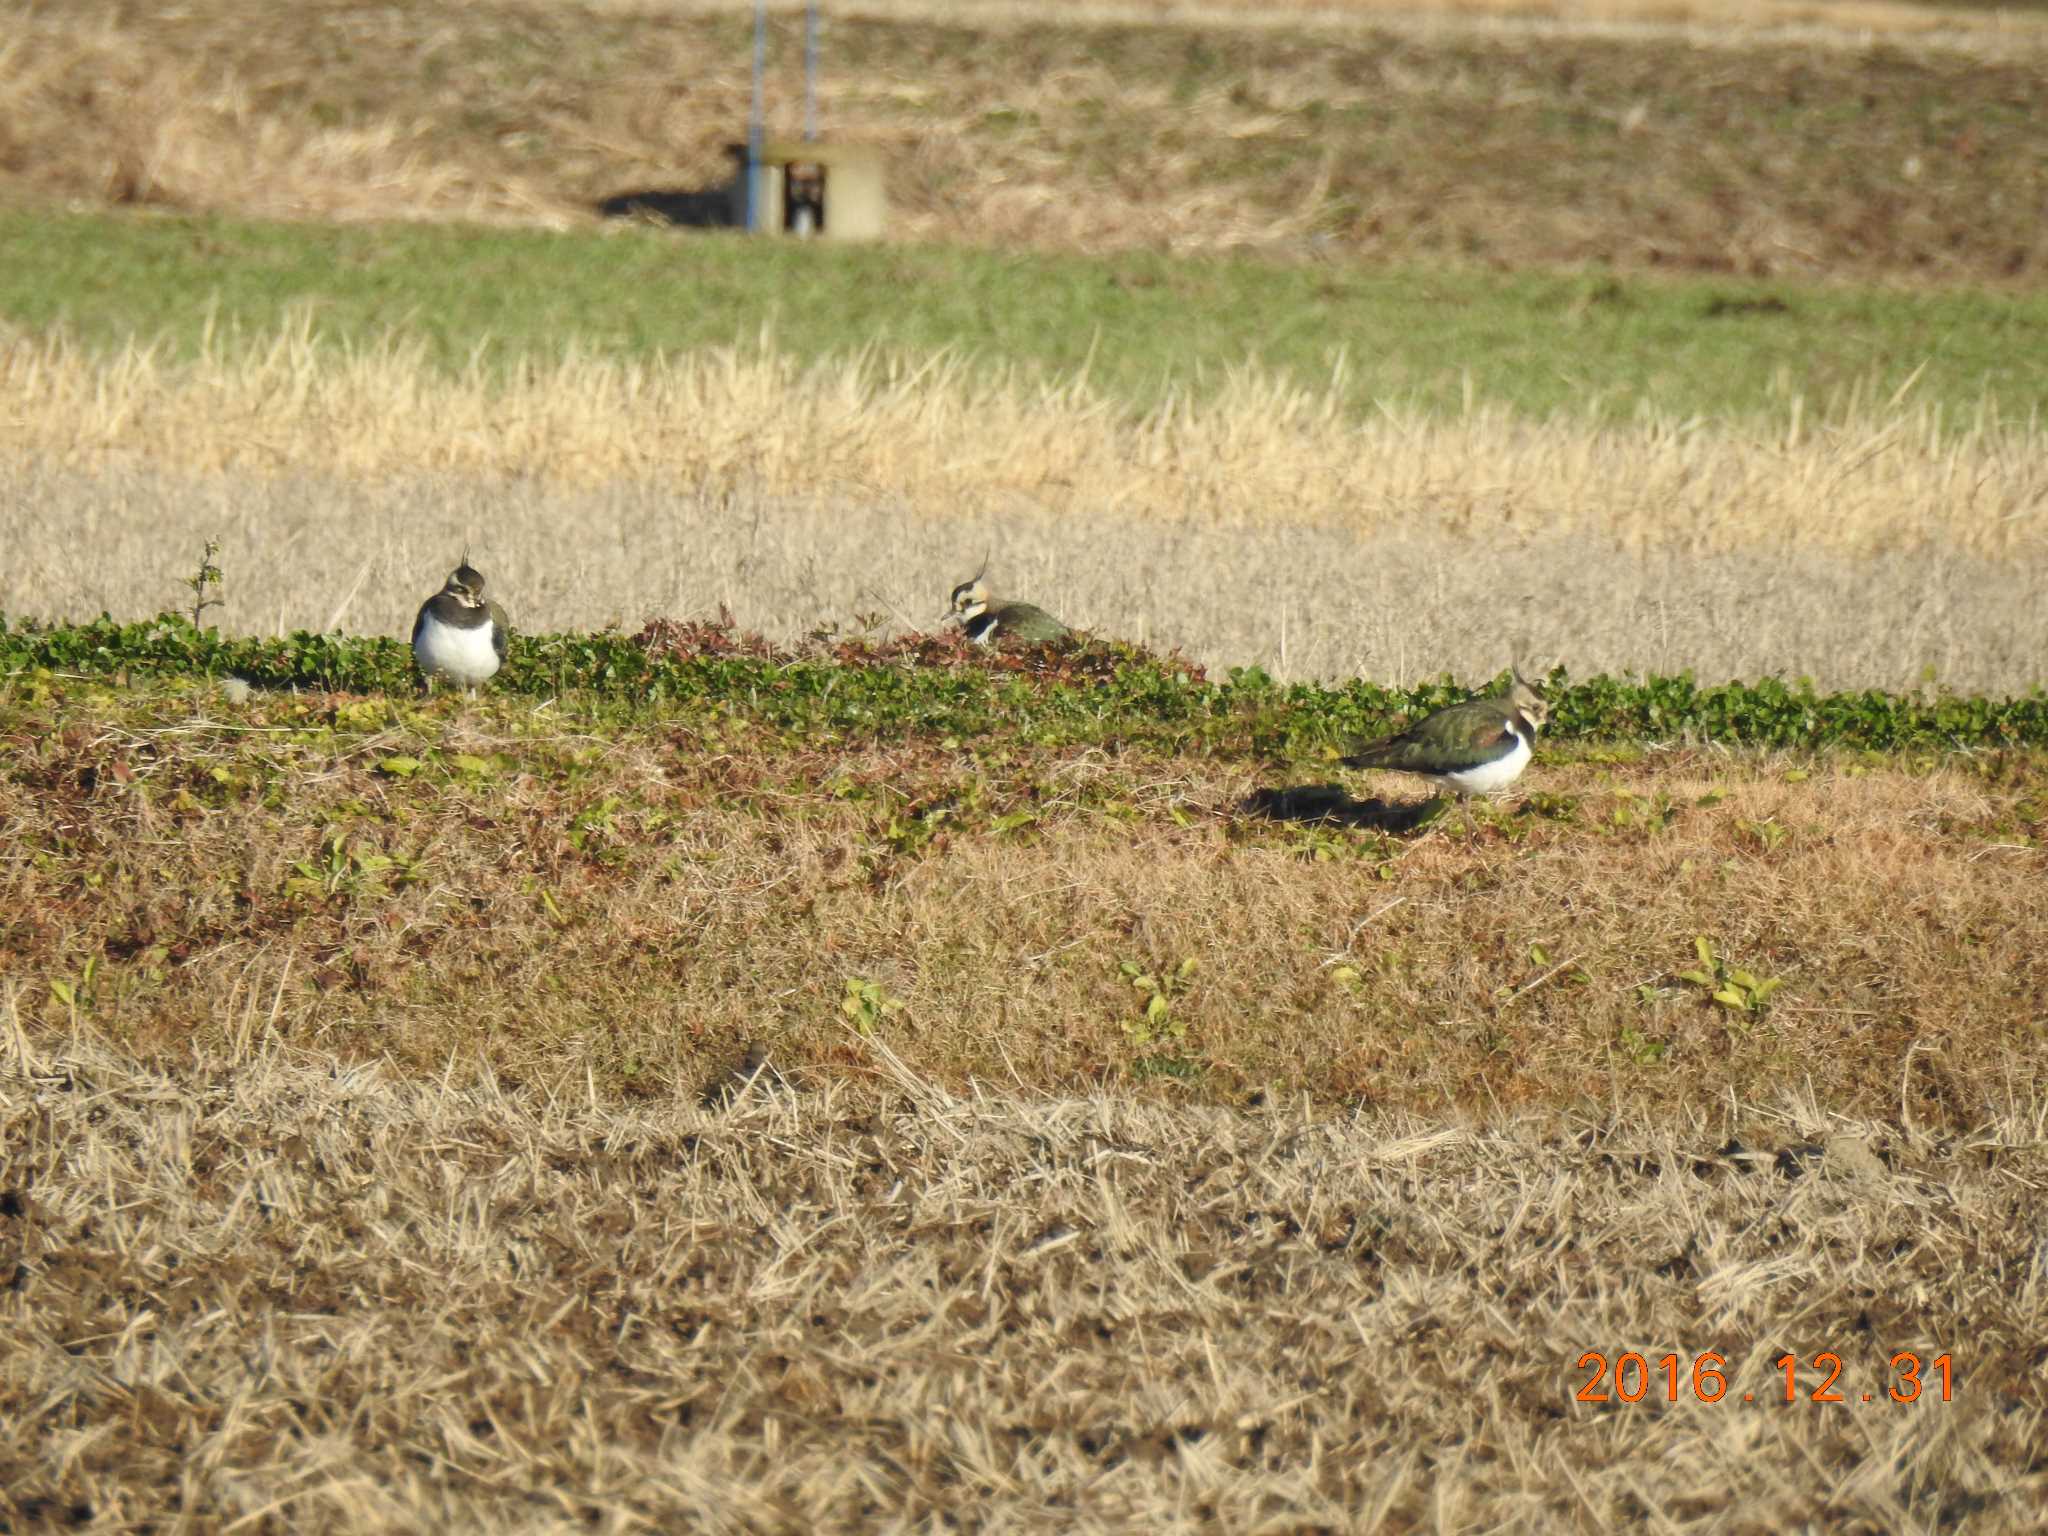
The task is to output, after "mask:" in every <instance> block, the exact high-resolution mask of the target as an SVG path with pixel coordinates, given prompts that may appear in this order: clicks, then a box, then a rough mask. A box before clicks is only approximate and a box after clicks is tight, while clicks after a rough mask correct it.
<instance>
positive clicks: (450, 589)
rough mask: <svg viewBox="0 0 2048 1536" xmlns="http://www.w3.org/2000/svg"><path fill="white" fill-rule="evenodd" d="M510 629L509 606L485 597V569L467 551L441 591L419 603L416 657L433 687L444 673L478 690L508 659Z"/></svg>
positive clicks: (414, 639)
mask: <svg viewBox="0 0 2048 1536" xmlns="http://www.w3.org/2000/svg"><path fill="white" fill-rule="evenodd" d="M511 633H512V627H511V625H509V624H508V623H506V621H505V611H504V610H503V609H502V608H500V607H499V606H498V605H497V604H496V603H493V602H488V601H486V600H485V598H484V575H483V572H482V571H479V570H478V569H476V567H474V566H473V565H471V564H470V563H469V555H468V553H467V552H466V551H465V552H464V554H463V556H462V563H461V564H460V565H458V566H456V567H455V569H454V570H453V571H451V572H450V573H449V575H448V580H447V582H446V583H445V584H444V585H443V586H442V588H441V590H440V591H438V592H436V593H435V594H434V595H433V596H432V597H430V598H428V599H427V600H426V601H425V602H424V603H422V604H420V613H419V617H418V618H417V619H415V620H413V625H412V657H413V660H414V661H415V662H417V663H418V664H419V669H420V675H421V676H422V677H424V678H425V679H426V680H427V686H428V688H429V689H431V688H432V687H433V685H434V680H435V679H436V678H446V679H447V680H448V681H449V682H451V683H454V684H455V685H456V686H457V687H459V688H462V689H464V690H466V691H467V692H470V693H474V692H476V690H477V688H478V686H479V685H480V684H483V683H486V682H489V681H490V679H491V677H492V676H493V675H494V674H495V673H496V672H497V670H498V668H499V667H500V666H502V665H503V664H504V661H505V645H506V642H507V641H508V640H509V639H510V638H511Z"/></svg>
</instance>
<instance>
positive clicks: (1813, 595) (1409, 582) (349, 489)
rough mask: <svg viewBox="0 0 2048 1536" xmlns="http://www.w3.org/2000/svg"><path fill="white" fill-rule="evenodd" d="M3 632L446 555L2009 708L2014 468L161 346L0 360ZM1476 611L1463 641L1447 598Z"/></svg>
mask: <svg viewBox="0 0 2048 1536" xmlns="http://www.w3.org/2000/svg"><path fill="white" fill-rule="evenodd" d="M0 394H4V397H5V398H6V399H7V400H8V402H9V405H8V410H7V417H8V420H7V427H6V435H7V441H8V443H9V446H10V453H9V455H8V458H7V461H6V463H5V465H4V466H0V531H4V533H5V535H6V537H7V539H8V542H9V545H10V547H11V548H12V549H13V550H14V552H15V553H14V555H13V558H12V559H11V560H10V561H9V562H7V564H6V566H5V568H4V569H0V612H7V613H12V614H17V615H20V614H31V615H41V616H45V617H84V616H89V615H91V614H93V613H97V612H99V611H101V610H103V609H104V610H107V611H110V612H113V613H115V614H117V615H122V616H139V615H146V614H149V613H154V612H156V611H158V610H160V609H162V608H163V607H165V606H167V605H169V604H170V603H172V602H173V601H174V600H175V599H176V598H177V596H178V594H179V588H178V582H179V580H180V578H181V577H183V576H185V575H189V573H190V570H191V566H192V563H193V560H194V557H195V556H196V553H197V550H198V549H199V547H200V545H201V544H202V542H203V541H204V540H206V539H208V538H217V539H220V540H222V541H223V543H224V546H225V559H226V562H227V570H228V573H229V579H228V583H227V587H226V591H225V596H226V599H227V606H226V607H225V609H223V610H222V611H221V613H220V614H219V615H217V616H216V617H217V619H218V622H220V623H222V624H223V625H224V626H225V627H227V628H228V629H230V630H239V631H245V632H246V631H258V632H266V631H270V630H273V629H278V630H282V629H289V628H314V629H318V628H324V627H328V626H331V625H335V624H345V625H347V626H348V627H350V628H357V629H364V630H368V631H373V632H386V633H391V632H403V631H404V629H405V626H407V625H408V624H409V623H410V622H411V618H412V611H413V608H414V606H415V605H416V604H417V603H418V601H419V599H420V597H421V596H422V595H423V593H424V592H425V591H426V590H428V589H430V588H431V587H432V586H433V585H434V583H435V582H436V581H437V580H438V579H439V576H440V575H441V574H442V573H443V572H444V571H445V568H446V567H447V565H448V563H449V562H450V560H451V559H452V558H453V552H455V551H458V550H460V549H461V548H462V547H464V546H465V545H467V546H468V547H470V548H471V549H472V550H473V551H474V552H475V553H476V554H477V555H478V558H479V561H480V562H487V563H486V565H485V568H486V570H487V571H488V573H489V574H490V575H491V577H492V579H493V580H494V582H495V583H496V584H497V587H498V589H499V591H500V592H501V593H502V594H503V595H504V597H505V600H506V601H507V603H508V604H509V605H510V607H511V610H512V612H513V615H514V617H515V619H516V620H517V621H518V622H519V623H520V624H522V625H523V626H524V627H526V628H528V629H533V630H554V629H575V628H592V627H596V626H599V625H602V624H605V623H607V622H619V623H623V624H626V625H628V626H633V627H637V626H638V624H639V623H640V622H641V621H642V620H644V619H646V618H648V617H650V616H653V615H656V614H675V615H702V614H707V613H711V612H715V611H716V609H717V608H718V606H719V605H720V604H725V605H729V606H730V607H731V608H732V610H733V611H734V612H735V613H736V614H737V615H738V616H739V617H740V618H741V620H742V621H743V622H744V623H745V624H747V625H748V626H750V627H756V628H761V629H763V630H766V631H768V632H769V633H771V634H774V635H776V636H777V637H778V638H782V639H789V638H793V637H795V636H797V635H801V634H803V633H805V632H808V631H809V630H810V629H812V628H813V627H815V626H816V625H818V624H820V623H827V622H830V623H837V624H841V625H850V624H852V623H853V622H854V617H855V616H856V615H859V614H863V613H867V614H878V615H881V616H882V617H883V619H884V620H885V621H886V623H887V625H888V627H890V628H902V627H905V626H906V625H908V626H923V625H928V624H929V623H930V622H931V621H932V620H933V618H934V616H935V614H936V610H937V608H938V606H939V604H940V601H941V599H942V598H943V596H944V594H945V593H946V592H947V591H948V590H950V588H951V587H952V585H953V583H955V582H957V581H959V580H960V579H962V577H963V576H965V575H966V574H968V573H969V572H970V571H971V570H972V569H973V566H974V564H975V563H976V562H977V561H979V559H980V558H981V556H982V555H983V554H984V552H987V551H991V550H992V551H993V552H994V554H995V557H996V560H995V567H994V573H995V576H996V579H997V580H998V582H999V583H1000V584H1001V586H1002V587H1003V588H1005V589H1006V590H1008V591H1010V592H1012V593H1014V594H1017V595H1022V596H1028V597H1031V598H1033V599H1034V600H1036V601H1038V602H1041V603H1044V604H1047V605H1048V606H1051V607H1053V608H1055V609H1057V610H1058V611H1060V612H1061V613H1063V614H1064V616H1065V617H1066V618H1067V619H1068V620H1069V621H1070V622H1073V623H1076V624H1079V625H1082V626H1084V627H1089V628H1094V629H1098V630H1100V631H1102V632H1105V633H1108V634H1115V635H1123V636H1128V637H1131V638H1136V639H1141V640H1145V641H1150V642H1158V643H1163V644H1171V645H1179V646H1182V647H1184V648H1186V649H1187V650H1188V651H1189V652H1190V653H1191V654H1193V655H1195V656H1196V657H1197V658H1199V659H1200V660H1202V661H1204V662H1206V663H1209V664H1212V665H1218V666H1228V665H1241V664H1258V665H1262V666H1265V667H1267V668H1268V669H1269V670H1271V671H1274V672H1275V673H1277V674H1279V675H1283V676H1289V677H1314V676H1323V677H1329V676H1347V675H1354V674H1358V673H1361V672H1363V673H1365V674H1368V675H1371V676H1374V677H1377V678H1381V679H1386V680H1395V679H1400V680H1407V679H1412V678H1415V677H1418V676H1429V675H1434V674H1436V673H1438V672H1441V671H1445V670H1449V671H1452V672H1454V673H1457V674H1459V675H1463V676H1489V675H1491V674H1492V673H1493V672H1494V671H1495V670H1497V669H1498V667H1499V666H1500V665H1501V664H1502V658H1503V656H1504V655H1505V654H1506V651H1507V650H1509V649H1512V648H1513V647H1514V646H1515V645H1516V644H1517V643H1518V642H1525V643H1526V644H1527V645H1528V646H1529V647H1530V649H1529V650H1528V651H1526V652H1525V654H1530V655H1535V654H1542V655H1545V656H1548V657H1551V658H1553V659H1555V660H1558V661H1561V662H1564V663H1565V664H1567V665H1569V666H1570V667H1572V668H1573V669H1574V670H1576V671H1579V672H1582V673H1583V672H1590V671H1601V670H1609V671H1612V670H1623V669H1631V668H1632V669H1640V670H1657V671H1675V670H1681V669H1684V668H1687V667H1690V668H1693V669H1695V670H1697V671H1698V672H1699V673H1700V674H1702V675H1704V676H1709V677H1714V678H1717V679H1718V678H1720V677H1725V676H1754V675H1757V674H1760V673H1765V672H1771V671H1783V672H1786V673H1789V674H1793V675H1810V676H1813V677H1815V678H1816V679H1818V680H1820V681H1821V682H1822V683H1823V684H1824V685H1827V686H1836V685H1839V686H1884V687H1910V686H1914V685H1916V684H1917V683H1919V682H1920V681H1922V680H1923V679H1924V677H1925V676H1926V675H1927V674H1928V673H1929V671H1930V670H1931V671H1932V673H1933V674H1934V675H1936V676H1938V677H1939V678H1941V679H1942V680H1943V681H1945V682H1948V683H1951V684H1953V685H1955V686H1958V687H1965V688H1980V689H1989V690H2005V691H2024V690H2026V689H2027V688H2029V687H2032V686H2034V685H2036V684H2038V683H2040V682H2041V681H2042V679H2043V674H2042V672H2041V669H2040V657H2041V656H2042V655H2043V654H2048V611H2044V610H2043V608H2042V606H2041V604H2040V603H2039V602H2038V601H2036V594H2037V593H2038V591H2039V590H2040V587H2041V585H2042V583H2043V582H2044V580H2048V542H2044V537H2043V530H2044V520H2043V508H2044V505H2048V470H2044V468H2043V466H2044V465H2048V442H2044V433H2043V429H2042V428H2041V426H2040V425H2039V424H2038V423H2024V424H2015V423H2001V422H1998V421H1996V420H1994V419H1992V418H1990V417H1989V416H1988V415H1984V416H1980V417H1979V419H1978V420H1976V421H1975V422H1971V423H1965V424H1958V423H1956V422H1954V421H1951V420H1945V419H1944V418H1943V416H1942V413H1941V412H1940V411H1939V410H1938V409H1934V408H1924V407H1917V406H1915V405H1914V404H1913V403H1912V402H1911V401H1910V399H1908V400H1906V401H1903V402H1898V401H1894V402H1886V401H1871V402H1868V403H1867V404H1863V405H1854V404H1852V405H1850V406H1848V407H1846V408H1845V409H1844V410H1842V411H1841V412H1840V414H1839V415H1838V417H1837V419H1836V420H1835V421H1834V422H1832V423H1830V424H1822V425H1819V426H1815V425H1813V424H1812V423H1811V421H1810V419H1809V418H1807V417H1806V416H1805V415H1804V413H1803V412H1802V410H1801V408H1800V406H1799V404H1798V403H1796V402H1795V403H1793V404H1792V405H1790V406H1789V407H1788V408H1787V410H1786V411H1785V414H1784V416H1783V417H1782V418H1781V419H1780V420H1778V421H1777V422H1775V423H1771V424H1763V425H1746V424H1742V423H1724V424H1712V423H1709V424H1702V423H1699V422H1692V421H1689V422H1683V423H1679V422H1669V421H1660V420H1655V419H1646V420H1643V421H1639V422H1635V423H1630V424H1624V425H1608V426H1603V425H1599V424H1595V423H1591V422H1585V421H1572V420H1569V419H1554V420H1550V421H1542V422H1537V421H1530V420H1527V419H1523V418H1518V417H1516V416H1514V415H1512V414H1510V413H1507V412H1505V411H1500V410H1496V409H1493V408H1488V407H1477V408H1474V409H1472V410H1469V411H1467V412H1466V413H1464V414H1462V415H1458V416H1453V417H1448V418H1445V417H1438V416H1433V415H1429V414H1426V413H1424V412H1421V411H1405V410H1400V409H1394V408H1390V409H1388V410H1385V411H1383V412H1381V413H1379V414H1377V415H1375V416H1373V417H1371V418H1368V419H1366V420H1363V421H1360V420H1356V419H1353V418H1351V417H1350V416H1349V415H1348V414H1347V413H1346V411H1345V410H1344V408H1343V407H1342V405H1341V404H1340V402H1339V400H1338V398H1337V396H1336V395H1335V394H1334V393H1327V394H1318V393H1316V392H1314V391H1310V390H1306V389H1302V388H1299V387H1296V386H1291V385H1288V384H1285V383H1283V382H1280V381H1278V380H1275V379H1273V378H1271V377H1266V376H1261V375H1259V374H1256V373H1252V372H1245V373H1241V374H1239V375H1237V376H1235V377H1234V378H1233V379H1231V380H1230V381H1229V382H1228V383H1226V384H1225V385H1224V386H1223V387H1222V388H1221V389H1220V390H1219V391H1218V392H1217V394H1216V395H1215V397H1214V398H1212V399H1206V400H1203V401H1201V402H1195V401H1190V400H1187V399H1184V398H1182V399H1175V400H1173V401H1170V402H1169V403H1167V404H1166V405H1163V406H1161V407H1158V408H1156V409H1153V410H1150V411H1146V412H1142V413H1133V412H1132V411H1131V410H1129V409H1128V408H1127V407H1124V406H1121V405H1119V404H1117V403H1115V402H1113V401H1111V400H1109V399H1108V398H1106V397H1104V396H1102V395H1100V394H1098V393H1097V392H1095V391H1093V390H1092V389H1090V388H1089V387H1088V386H1087V385H1086V383H1085V382H1080V381H1065V382H1061V381H1052V382H1033V381H1029V380H1025V379H1021V378H1015V377H1004V376H1001V375H991V374H989V373H986V372H983V371H980V370H976V369H971V368H969V367H967V366H966V365H964V364H963V363H962V362H960V361H959V360H958V359H948V358H938V359H926V360H922V361H920V360H914V359H892V358H888V357H884V356H879V355H868V356H864V357H861V358H856V359H851V360H840V361H833V362H827V363H822V364H818V365H815V366H809V367H806V366H804V365H801V364H798V363H796V362H793V361H791V360H790V359H789V358H788V357H786V356H784V355H782V354H779V353H777V352H776V351H775V350H774V349H773V348H772V347H768V346H763V347H759V348H737V349H726V350H720V351H709V352H700V353H691V354H685V355H681V356H675V357H670V358H666V359H660V358H658V359H655V360H652V361H644V362H613V361H597V360H592V359H587V358H586V359H577V358H571V359H568V360H565V361H560V362H557V363H553V364H539V363H536V364H534V365H532V366H530V367H526V368H523V369H519V370H512V371H510V373H509V374H507V373H503V372H493V371H491V370H489V369H488V368H487V367H484V366H482V365H477V366H474V367H472V368H470V369H469V370H467V371H466V372H464V373H461V374H460V375H458V376H456V377H453V378H450V377H448V376H447V375H445V374H443V373H442V372H440V371H438V370H436V369H434V368H432V367H430V366H428V365H427V364H426V363H425V361H424V360H423V359H422V357H421V356H420V355H419V353H418V352H417V350H416V349H414V348H413V347H411V346H409V345H408V344H405V343H402V342H397V341H393V342H390V343H388V344H386V345H383V346H378V347H370V348H366V349H361V350H356V351H350V350H346V349H343V348H339V347H336V346H333V345H330V344H324V343H322V342H320V341H318V340H317V339H316V338H314V337H313V336H312V335H310V334H309V333H308V332H307V331H305V330H298V331H293V332H287V333H284V334H281V335H279V336H276V337H274V338H271V339H270V340H269V341H268V342H267V343H266V344H263V345H257V346H249V347H239V346H237V347H231V346H229V345H227V344H226V343H224V342H222V343H216V344H215V345H214V346H213V347H212V348H211V349H210V350H209V351H208V352H207V353H206V355H204V356H202V357H201V358H200V359H198V360H196V361H194V362H190V363H179V362H173V361H170V360H168V359H167V358H166V357H165V356H164V355H163V354H161V353H160V352H158V351H156V350H154V349H152V348H151V347H148V346H144V345H132V346H129V347H126V348H124V349H122V350H121V351H119V352H118V353H114V354H104V355H103V354H97V353H92V352H88V351H86V350H84V349H81V348H78V347H75V346H72V345H70V344H68V343H66V342H64V341H63V340H62V339H60V338H53V337H39V338H33V339H30V338H22V339H18V340H16V341H14V342H13V343H12V344H11V345H9V346H7V347H5V348H4V349H0ZM1475 613H1478V614H1484V615H1486V619H1485V622H1483V623H1474V621H1473V618H1472V615H1474V614H1475Z"/></svg>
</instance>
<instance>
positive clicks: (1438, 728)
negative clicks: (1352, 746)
mask: <svg viewBox="0 0 2048 1536" xmlns="http://www.w3.org/2000/svg"><path fill="white" fill-rule="evenodd" d="M1512 676H1513V678H1514V681H1513V682H1512V683H1510V684H1509V686H1508V691H1507V692H1506V693H1505V694H1502V695H1499V696H1498V697H1490V696H1489V697H1481V698H1476V699H1467V700H1466V701H1465V702H1464V703H1462V704H1453V705H1451V706H1450V707H1449V708H1448V709H1440V710H1438V711H1437V712H1436V713H1435V714H1433V715H1428V716H1425V717H1424V718H1423V719H1421V720H1419V721H1418V722H1416V723H1415V724H1414V725H1411V726H1410V727H1408V729H1407V730H1405V731H1402V732H1401V733H1400V734H1399V735H1397V736H1389V737H1387V738H1386V739H1385V740H1383V741H1376V742H1373V743H1372V744H1371V745H1370V746H1367V747H1364V748H1361V749H1360V750H1359V751H1357V752H1354V753H1353V754H1351V755H1350V756H1349V757H1346V758H1345V759H1344V764H1345V766H1346V767H1350V768H1386V769H1391V770H1393V771H1394V772H1397V773H1412V774H1415V775H1416V776H1418V777H1420V778H1424V779H1428V780H1430V781H1431V782H1432V783H1434V784H1435V785H1436V786H1437V787H1438V788H1439V789H1440V790H1449V791H1450V792H1451V793H1453V794H1455V795H1456V796H1457V797H1458V798H1459V799H1460V800H1462V799H1464V798H1465V797H1466V796H1467V795H1491V794H1496V793H1498V792H1499V791H1501V790H1503V789H1506V788H1507V787H1508V785H1510V784H1512V783H1514V782H1515V780H1516V779H1518V778H1519V777H1521V773H1522V770H1523V769H1524V768H1526V767H1528V766H1529V758H1530V756H1531V755H1532V754H1533V753H1534V752H1535V750H1536V733H1537V732H1538V731H1540V730H1541V729H1542V728H1543V724H1544V722H1545V721H1546V720H1548V719H1549V718H1550V707H1549V705H1548V704H1546V703H1545V702H1544V699H1543V695H1542V694H1541V693H1539V692H1537V691H1536V686H1535V685H1534V684H1533V683H1531V682H1530V681H1529V680H1528V679H1527V678H1525V677H1523V676H1522V674H1521V672H1520V670H1519V669H1517V670H1516V671H1514V672H1513V673H1512Z"/></svg>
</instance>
